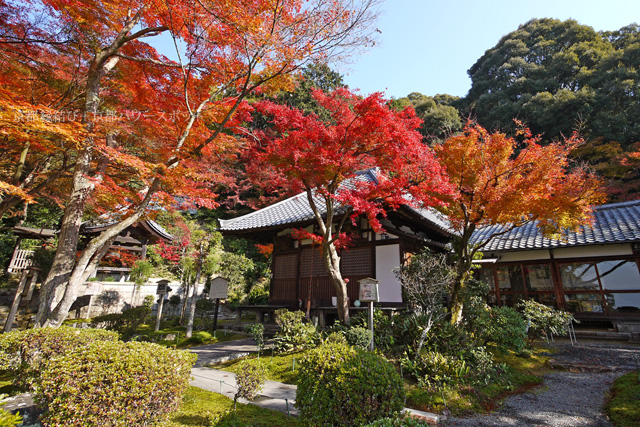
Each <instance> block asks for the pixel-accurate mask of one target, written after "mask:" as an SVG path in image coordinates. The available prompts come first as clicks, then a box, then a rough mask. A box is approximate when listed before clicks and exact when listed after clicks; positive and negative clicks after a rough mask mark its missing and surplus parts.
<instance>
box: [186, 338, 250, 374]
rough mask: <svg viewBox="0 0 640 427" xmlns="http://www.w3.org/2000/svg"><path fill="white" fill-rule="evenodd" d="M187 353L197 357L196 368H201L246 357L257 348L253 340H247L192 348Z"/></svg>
mask: <svg viewBox="0 0 640 427" xmlns="http://www.w3.org/2000/svg"><path fill="white" fill-rule="evenodd" d="M189 351H191V352H192V353H195V354H197V355H198V361H197V362H196V367H202V366H208V365H211V364H214V363H220V362H226V361H227V360H231V359H237V358H238V357H244V356H247V355H248V354H250V353H253V352H255V351H258V348H257V347H256V343H255V341H254V340H253V338H247V339H242V340H235V341H226V342H222V343H219V344H208V345H201V346H198V347H192V348H190V349H189Z"/></svg>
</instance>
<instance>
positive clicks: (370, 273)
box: [220, 170, 453, 325]
mask: <svg viewBox="0 0 640 427" xmlns="http://www.w3.org/2000/svg"><path fill="white" fill-rule="evenodd" d="M374 173H375V172H374V171H372V170H369V171H365V172H362V173H361V174H360V176H359V179H365V180H369V181H373V180H375V176H374V175H373V174H374ZM319 202H320V201H319ZM318 206H324V205H323V204H322V203H319V204H318ZM382 223H383V226H384V229H385V231H386V232H385V233H384V234H378V233H376V232H374V231H373V230H371V228H370V227H369V224H368V223H367V220H366V218H359V219H358V221H357V225H356V226H355V227H354V228H352V229H351V230H350V231H351V232H352V233H353V235H354V236H356V239H355V241H354V242H353V245H352V246H350V247H349V248H347V249H344V250H343V251H342V253H341V272H342V275H343V277H344V278H346V279H348V296H349V300H350V307H351V310H352V311H358V310H360V309H361V308H359V307H355V306H354V303H355V302H356V300H357V299H358V286H359V285H358V280H360V279H364V278H366V277H374V278H376V279H378V280H379V281H380V284H379V294H380V304H379V305H380V306H381V307H386V309H388V310H393V309H397V308H401V307H404V304H403V299H402V289H401V286H400V283H399V281H398V280H397V278H396V276H395V274H394V272H393V270H394V269H395V268H396V267H398V266H400V265H401V263H402V261H403V260H404V259H405V258H406V257H407V256H408V255H409V254H412V253H415V252H417V251H419V250H420V249H422V248H423V247H425V246H427V247H430V248H432V249H433V250H435V251H444V250H445V246H446V244H447V243H448V242H449V240H450V238H451V237H452V236H453V234H452V231H451V230H450V229H449V226H448V222H447V221H446V219H445V218H444V217H443V216H442V215H440V214H439V213H438V212H436V211H433V210H427V209H414V208H411V207H409V206H403V207H401V208H400V209H398V210H397V211H393V212H389V213H388V218H386V219H384V220H383V221H382ZM314 224H315V219H314V217H313V213H312V211H311V208H310V207H309V203H308V200H307V195H306V193H301V194H298V195H296V196H293V197H291V198H288V199H286V200H283V201H281V202H279V203H276V204H273V205H271V206H268V207H266V208H264V209H261V210H258V211H256V212H253V213H250V214H247V215H244V216H241V217H238V218H234V219H230V220H221V221H220V230H221V231H222V232H223V233H224V234H225V235H227V236H241V237H245V238H255V239H257V240H260V241H265V240H270V241H272V242H273V243H274V250H273V265H272V280H271V289H270V297H269V307H263V308H262V309H263V310H264V312H268V311H270V310H271V311H272V310H273V309H275V308H278V307H288V308H306V307H307V303H308V302H309V301H310V302H311V315H312V316H318V318H319V321H320V324H321V325H324V320H325V318H327V320H329V321H330V319H331V318H335V316H336V313H337V310H336V308H335V301H334V298H335V296H336V294H335V290H334V288H333V285H332V284H331V282H330V280H329V277H328V275H327V272H326V269H325V266H324V262H323V261H322V259H321V254H320V252H319V251H318V249H317V248H315V247H312V244H311V241H310V240H302V241H298V240H296V239H294V238H292V237H291V233H292V231H293V230H294V229H305V230H307V231H309V232H312V231H314V230H315V228H314V227H315V225H314ZM348 231H349V230H348ZM356 304H357V303H356ZM245 309H250V307H245ZM253 310H255V311H258V310H259V308H253Z"/></svg>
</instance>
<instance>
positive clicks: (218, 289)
mask: <svg viewBox="0 0 640 427" xmlns="http://www.w3.org/2000/svg"><path fill="white" fill-rule="evenodd" d="M228 288H229V281H228V280H227V279H226V278H224V277H216V278H215V279H213V280H212V281H211V288H210V290H209V298H211V299H216V298H220V299H225V298H227V290H228Z"/></svg>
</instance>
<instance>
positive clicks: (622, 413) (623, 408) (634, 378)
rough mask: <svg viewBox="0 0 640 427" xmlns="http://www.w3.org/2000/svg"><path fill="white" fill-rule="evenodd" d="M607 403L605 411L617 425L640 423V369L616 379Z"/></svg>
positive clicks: (630, 426)
mask: <svg viewBox="0 0 640 427" xmlns="http://www.w3.org/2000/svg"><path fill="white" fill-rule="evenodd" d="M609 393H610V396H609V399H608V401H607V403H606V404H605V408H604V409H605V412H606V414H607V415H608V416H609V419H610V420H611V422H612V423H613V425H614V426H616V427H632V426H637V425H639V424H640V371H634V372H631V373H628V374H626V375H623V376H621V377H620V378H618V379H617V380H615V381H614V383H613V385H612V386H611V390H610V391H609Z"/></svg>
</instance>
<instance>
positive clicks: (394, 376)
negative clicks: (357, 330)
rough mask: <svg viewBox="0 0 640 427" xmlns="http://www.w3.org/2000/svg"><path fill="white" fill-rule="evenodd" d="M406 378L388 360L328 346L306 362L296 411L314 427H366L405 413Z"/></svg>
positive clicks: (313, 352)
mask: <svg viewBox="0 0 640 427" xmlns="http://www.w3.org/2000/svg"><path fill="white" fill-rule="evenodd" d="M404 397H405V393H404V388H403V384H402V379H401V378H400V375H399V374H398V373H397V372H396V370H395V369H394V367H393V366H392V365H391V364H390V363H389V362H387V361H386V360H385V359H383V358H382V357H380V356H378V355H376V354H374V353H369V352H364V351H362V350H359V349H357V348H355V347H351V346H349V345H347V344H343V343H333V342H328V343H325V344H323V345H321V346H320V347H318V348H316V349H314V350H311V351H310V352H309V353H308V355H307V357H305V358H304V359H303V360H302V362H301V363H300V372H299V374H298V392H297V395H296V407H297V408H298V409H299V410H300V421H301V422H302V424H303V425H308V426H325V425H333V426H352V425H364V424H367V423H370V422H372V421H375V420H377V419H379V418H384V417H390V416H394V415H395V414H397V413H399V412H400V411H401V410H402V407H403V403H404Z"/></svg>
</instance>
